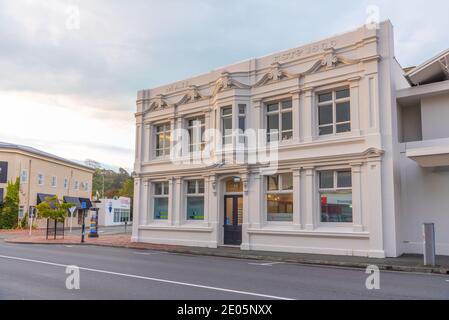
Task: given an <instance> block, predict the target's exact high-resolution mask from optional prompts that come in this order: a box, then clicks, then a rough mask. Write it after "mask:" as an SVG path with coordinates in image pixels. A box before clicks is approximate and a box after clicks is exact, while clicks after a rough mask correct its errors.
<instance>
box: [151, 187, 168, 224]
mask: <svg viewBox="0 0 449 320" xmlns="http://www.w3.org/2000/svg"><path fill="white" fill-rule="evenodd" d="M169 192H170V191H169V185H168V182H157V183H155V184H154V194H153V198H154V202H153V204H154V210H153V211H154V212H153V214H154V215H153V217H154V220H168V196H169Z"/></svg>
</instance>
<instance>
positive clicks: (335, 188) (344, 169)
mask: <svg viewBox="0 0 449 320" xmlns="http://www.w3.org/2000/svg"><path fill="white" fill-rule="evenodd" d="M323 171H324V172H325V171H332V172H333V173H334V181H333V182H334V186H333V188H321V186H320V173H321V172H323ZM338 172H350V173H351V187H347V188H339V187H338V177H337V174H338ZM316 177H317V184H318V188H317V190H318V220H317V221H318V225H319V227H323V228H325V227H328V228H332V227H337V228H338V227H346V228H347V227H351V226H353V225H354V210H353V211H352V222H322V221H321V193H332V192H333V193H338V192H345V191H346V192H347V191H350V192H351V196H352V194H353V191H352V185H353V183H352V170H351V168H347V167H339V168H333V169H320V170H317V175H316Z"/></svg>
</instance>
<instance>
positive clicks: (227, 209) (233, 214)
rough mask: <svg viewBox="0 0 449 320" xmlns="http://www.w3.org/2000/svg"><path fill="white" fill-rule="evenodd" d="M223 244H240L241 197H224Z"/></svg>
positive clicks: (241, 222) (241, 221)
mask: <svg viewBox="0 0 449 320" xmlns="http://www.w3.org/2000/svg"><path fill="white" fill-rule="evenodd" d="M224 200H225V201H224V220H225V221H224V244H225V245H235V246H239V245H241V244H242V224H243V197H242V196H225V199H224Z"/></svg>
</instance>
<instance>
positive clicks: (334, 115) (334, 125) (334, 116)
mask: <svg viewBox="0 0 449 320" xmlns="http://www.w3.org/2000/svg"><path fill="white" fill-rule="evenodd" d="M343 90H348V91H349V96H348V97H346V98H340V99H337V91H343ZM326 93H332V100H329V101H325V102H320V100H319V96H320V95H323V94H326ZM316 101H317V107H316V108H315V109H316V119H317V120H316V121H317V123H316V128H317V133H316V134H317V136H318V137H319V138H326V137H335V136H342V135H348V134H350V133H351V132H352V119H351V108H352V105H351V90H350V88H349V87H340V88H337V89H329V90H323V91H320V92H318V93H317V94H316ZM345 102H349V121H343V122H337V104H339V103H345ZM329 105H332V124H330V123H329V124H323V125H320V111H319V110H320V107H322V106H329ZM342 124H349V125H350V128H351V130H349V131H347V132H339V133H337V125H342ZM331 125H332V133H329V134H324V135H320V128H324V127H330V126H331Z"/></svg>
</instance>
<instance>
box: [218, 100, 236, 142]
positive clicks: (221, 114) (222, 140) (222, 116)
mask: <svg viewBox="0 0 449 320" xmlns="http://www.w3.org/2000/svg"><path fill="white" fill-rule="evenodd" d="M224 109H231V114H227V115H223V110H224ZM233 109H234V108H233V107H232V105H228V106H224V107H221V108H220V132H221V145H222V148H223V149H225V148H229V146H232V145H233V144H234V143H233V140H234V138H233V137H234V126H233V123H234V121H233V117H234V110H233ZM227 118H230V119H231V134H227V135H225V131H224V119H227ZM229 137H231V143H226V144H225V140H226V139H225V138H229Z"/></svg>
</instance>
